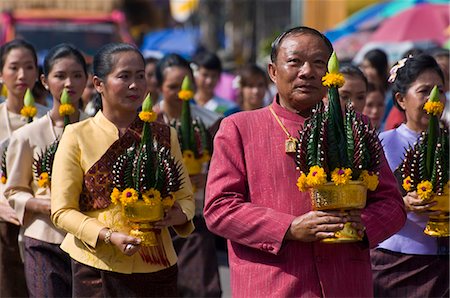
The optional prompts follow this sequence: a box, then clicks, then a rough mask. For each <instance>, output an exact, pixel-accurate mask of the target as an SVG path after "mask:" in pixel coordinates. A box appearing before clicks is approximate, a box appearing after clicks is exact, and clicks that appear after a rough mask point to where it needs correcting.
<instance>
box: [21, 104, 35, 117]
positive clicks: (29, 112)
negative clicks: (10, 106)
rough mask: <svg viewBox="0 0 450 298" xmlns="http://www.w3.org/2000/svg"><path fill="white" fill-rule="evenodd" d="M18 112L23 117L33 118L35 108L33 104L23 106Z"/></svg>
mask: <svg viewBox="0 0 450 298" xmlns="http://www.w3.org/2000/svg"><path fill="white" fill-rule="evenodd" d="M20 114H21V115H22V116H24V117H28V118H33V117H34V116H36V114H37V108H36V107H34V106H24V107H23V108H22V109H21V110H20Z"/></svg>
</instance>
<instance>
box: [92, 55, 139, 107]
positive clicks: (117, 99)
mask: <svg viewBox="0 0 450 298" xmlns="http://www.w3.org/2000/svg"><path fill="white" fill-rule="evenodd" d="M112 60H113V61H114V67H113V69H112V70H111V72H110V73H109V74H108V75H107V76H106V78H105V80H104V81H102V80H100V79H98V78H97V77H94V85H95V88H96V89H97V92H99V93H100V94H101V95H102V103H103V109H104V110H107V111H114V112H115V113H117V112H119V113H121V112H125V113H135V112H136V111H137V110H138V108H139V107H140V106H141V105H142V102H143V101H144V97H145V94H146V92H147V81H146V80H145V65H144V61H143V60H142V57H141V56H140V55H139V54H138V53H136V52H134V51H125V52H119V53H116V54H114V55H113V56H112Z"/></svg>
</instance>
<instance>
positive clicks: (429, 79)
mask: <svg viewBox="0 0 450 298" xmlns="http://www.w3.org/2000/svg"><path fill="white" fill-rule="evenodd" d="M435 85H436V86H438V90H439V99H440V101H441V102H442V103H444V104H445V93H444V83H443V82H442V79H441V77H440V76H439V75H438V74H437V73H436V72H435V71H433V70H430V69H429V70H425V71H424V72H422V73H421V74H420V75H419V76H418V77H417V79H416V80H415V81H414V82H413V83H412V84H411V85H410V86H409V88H408V90H407V92H406V94H405V96H402V95H401V94H399V93H397V94H396V96H395V99H396V100H397V102H398V104H399V105H400V107H402V109H403V110H405V115H406V125H407V126H408V127H409V128H410V129H412V130H414V131H424V130H425V129H426V128H427V126H428V121H429V119H430V116H429V115H428V114H427V113H426V112H425V111H424V110H423V106H424V104H425V102H427V100H428V98H429V95H430V92H431V89H433V87H434V86H435Z"/></svg>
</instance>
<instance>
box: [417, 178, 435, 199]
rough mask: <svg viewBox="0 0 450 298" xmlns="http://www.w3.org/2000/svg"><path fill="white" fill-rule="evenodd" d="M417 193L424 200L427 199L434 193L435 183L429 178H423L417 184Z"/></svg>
mask: <svg viewBox="0 0 450 298" xmlns="http://www.w3.org/2000/svg"><path fill="white" fill-rule="evenodd" d="M417 194H418V195H419V198H421V199H422V200H427V199H429V198H430V197H431V195H432V194H433V185H432V184H431V182H430V181H428V180H423V181H422V182H420V183H419V184H417Z"/></svg>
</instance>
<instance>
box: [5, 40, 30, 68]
mask: <svg viewBox="0 0 450 298" xmlns="http://www.w3.org/2000/svg"><path fill="white" fill-rule="evenodd" d="M14 49H27V50H29V51H30V52H31V56H33V60H34V64H35V65H36V68H37V67H38V62H37V61H38V60H37V54H36V50H35V49H34V47H33V46H32V45H31V44H30V43H28V42H26V41H24V40H22V39H14V40H12V41H10V42H7V43H5V44H4V45H2V47H1V48H0V71H1V70H3V67H4V66H5V61H6V56H8V54H9V52H11V50H14Z"/></svg>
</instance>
